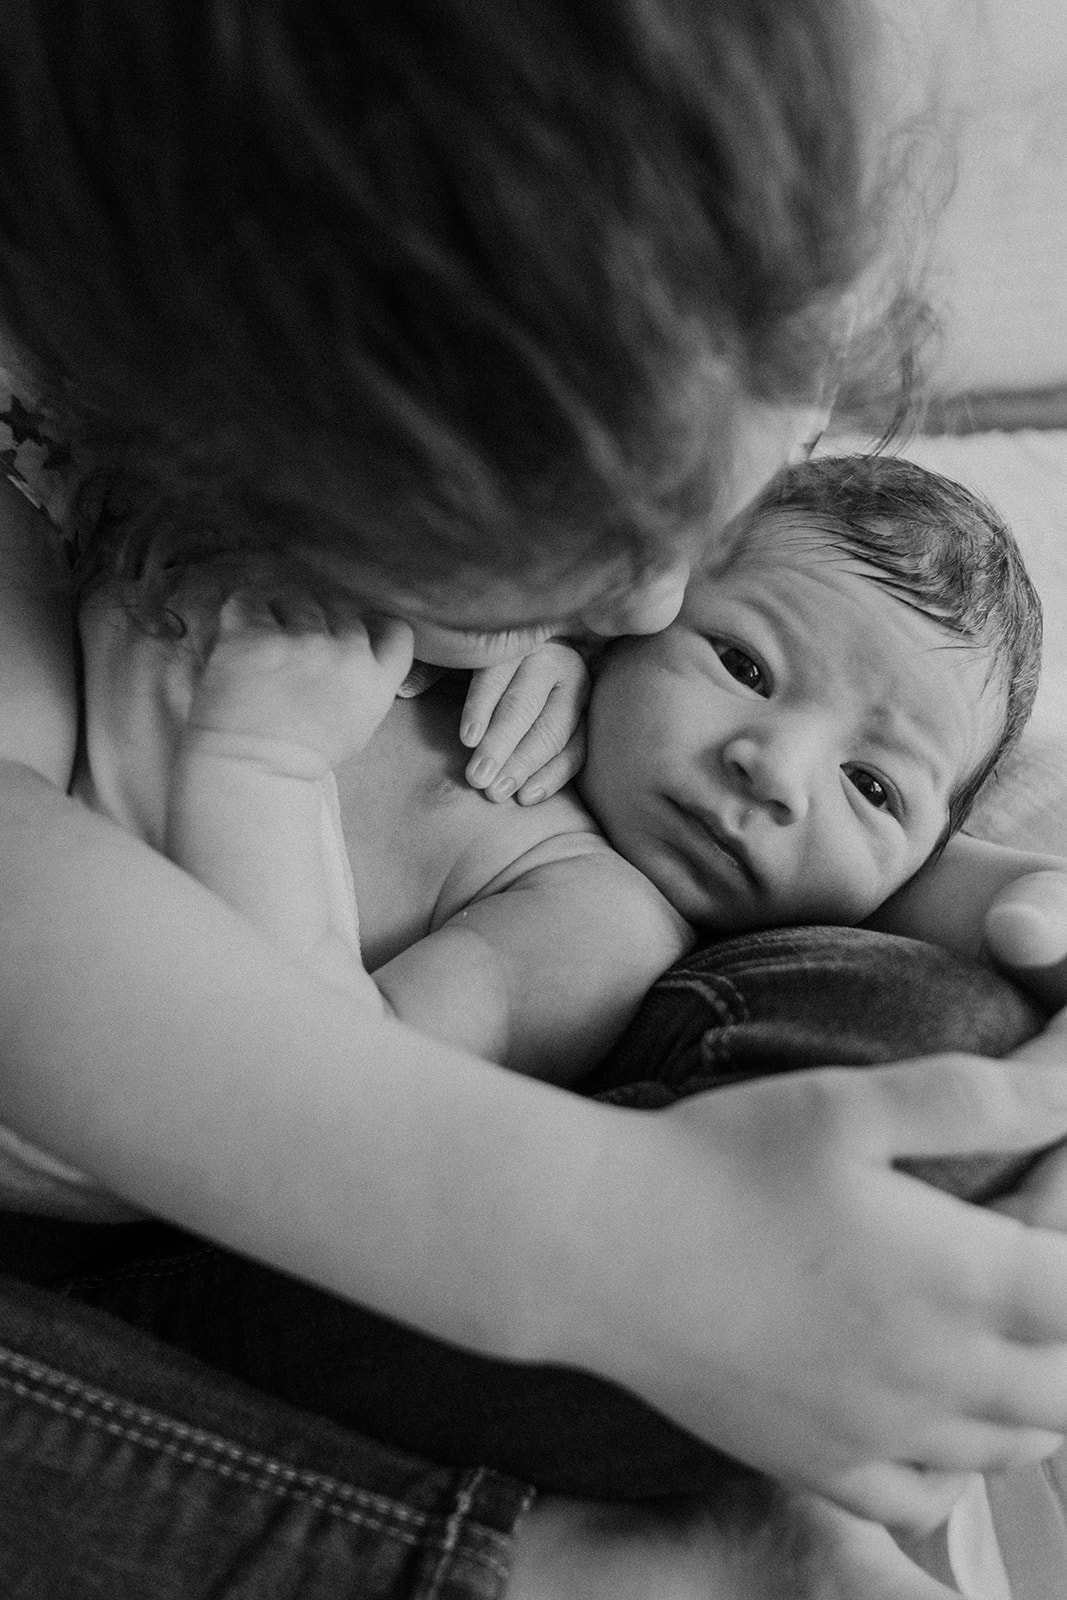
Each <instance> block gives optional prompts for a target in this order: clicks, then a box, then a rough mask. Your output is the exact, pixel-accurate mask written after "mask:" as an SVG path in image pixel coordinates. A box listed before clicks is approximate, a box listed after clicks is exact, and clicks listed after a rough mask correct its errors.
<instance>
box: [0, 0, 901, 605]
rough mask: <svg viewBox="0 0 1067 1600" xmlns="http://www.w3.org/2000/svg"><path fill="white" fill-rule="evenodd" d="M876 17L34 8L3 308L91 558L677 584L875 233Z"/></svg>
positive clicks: (370, 587) (371, 582)
mask: <svg viewBox="0 0 1067 1600" xmlns="http://www.w3.org/2000/svg"><path fill="white" fill-rule="evenodd" d="M858 9H859V8H857V7H856V6H855V5H853V4H852V3H851V0H794V3H792V4H791V5H789V6H782V5H781V4H780V0H515V3H514V4H508V5H501V4H499V3H498V0H434V3H432V4H431V3H429V0H364V3H361V4H358V5H354V4H349V3H343V0H257V3H256V4H249V3H248V0H9V3H8V4H6V5H5V6H4V7H3V9H2V12H0V94H2V98H3V103H4V106H5V152H4V162H3V164H2V170H0V321H2V322H3V323H4V324H6V326H7V327H8V329H9V330H10V332H11V334H12V336H13V337H14V339H15V341H16V343H17V345H18V347H19V348H20V349H21V351H22V352H23V354H24V356H25V358H26V360H27V361H28V362H29V363H30V365H31V367H32V369H33V371H34V374H35V377H36V379H37V381H38V382H39V384H40V385H41V387H42V389H43V391H44V394H45V398H46V399H47V401H48V403H49V404H50V405H51V406H52V407H53V408H54V410H55V411H56V413H57V416H58V417H59V419H60V420H61V422H62V424H63V426H64V427H65V428H66V429H68V430H69V431H70V433H71V435H72V436H73V440H74V443H75V446H76V448H77V449H79V450H80V451H82V452H83V453H84V458H85V459H86V460H91V461H92V462H93V463H94V464H95V465H96V467H97V468H98V469H99V470H98V472H97V476H96V478H95V481H94V484H93V488H94V490H95V491H96V492H95V494H94V495H92V496H90V497H89V498H88V500H87V507H88V508H89V509H87V511H86V521H87V524H88V525H89V536H88V543H89V547H90V558H91V560H92V561H95V562H97V563H98V564H102V565H103V566H105V567H106V568H107V569H108V570H111V571H117V572H118V573H119V574H121V575H122V576H124V577H127V578H135V579H137V580H138V583H139V584H140V592H141V601H142V603H143V605H144V607H145V609H146V611H148V612H149V613H151V612H152V611H153V610H156V611H158V610H159V608H160V607H162V606H163V605H164V604H165V602H166V597H167V594H168V591H169V590H170V589H171V588H172V587H173V585H174V584H175V582H177V581H179V578H180V576H181V575H182V574H183V573H184V571H185V570H186V569H187V568H188V567H189V566H190V565H192V564H199V565H203V566H206V565H211V564H213V563H214V564H216V565H217V569H218V572H219V574H220V576H221V579H222V581H224V582H227V581H230V578H231V577H233V576H236V577H238V578H239V579H240V580H241V581H242V582H248V581H249V580H250V579H251V580H253V581H254V580H255V579H256V577H257V575H260V576H262V579H263V581H264V582H269V583H270V584H271V586H272V587H277V586H278V584H279V583H294V584H299V585H302V586H306V585H308V584H315V585H318V586H323V585H325V586H326V587H327V588H330V587H335V588H337V589H338V590H340V591H345V592H353V591H355V592H357V593H358V595H359V596H360V597H361V598H366V599H368V600H369V601H371V602H375V601H378V602H380V603H390V604H394V605H395V604H397V603H399V602H404V601H406V600H410V601H411V602H412V603H413V604H415V603H418V604H419V605H422V606H423V607H424V608H425V607H426V606H427V605H428V604H429V605H430V609H431V610H432V609H433V607H434V606H436V607H437V608H438V609H439V610H441V609H442V608H443V610H444V611H447V612H449V615H451V612H450V611H449V607H450V605H451V600H452V599H453V598H457V599H460V600H462V601H463V607H461V609H462V610H463V611H464V621H468V620H469V621H470V622H471V623H472V625H474V626H486V625H490V624H493V623H495V622H497V621H505V622H506V621H508V620H510V619H509V618H507V617H506V616H504V614H503V611H502V610H501V607H500V604H499V603H498V599H497V597H495V593H494V590H493V588H492V587H487V585H486V578H487V575H489V576H491V577H492V579H493V582H494V583H495V582H496V580H497V579H500V578H504V579H506V580H507V581H508V583H509V584H511V585H513V586H515V587H516V588H521V589H522V590H523V592H524V594H525V595H526V596H527V597H529V596H530V595H531V594H537V593H538V592H539V590H540V589H542V588H544V589H549V588H551V589H554V590H559V591H560V594H559V595H558V596H557V595H548V596H546V601H545V612H546V615H550V616H552V617H553V618H555V616H556V615H557V614H558V611H559V603H558V602H559V599H561V598H566V597H567V595H568V594H569V592H570V590H571V589H573V588H574V586H575V585H582V584H586V583H592V585H593V587H594V588H596V587H597V586H602V587H606V588H610V587H612V586H614V587H615V588H617V589H618V590H620V591H621V590H624V589H625V588H627V587H628V586H633V585H635V584H638V585H639V584H640V583H641V582H643V581H644V580H645V578H646V577H648V576H650V575H651V576H652V578H653V579H655V580H656V581H659V579H660V578H661V577H662V570H663V569H664V568H671V567H672V566H674V565H676V564H677V563H678V562H679V561H680V560H684V558H685V556H686V554H687V551H688V546H689V542H690V541H691V539H692V537H693V534H692V532H691V530H693V529H695V528H697V527H700V528H705V529H706V526H707V517H708V515H709V513H710V512H711V511H712V510H713V509H714V507H715V505H716V502H717V500H718V499H719V498H720V496H721V492H722V490H723V486H724V483H725V482H726V480H727V477H728V468H729V463H730V457H731V446H732V437H731V436H732V431H733V425H734V418H735V414H736V412H737V408H738V402H739V399H740V397H741V396H742V395H755V396H760V397H770V398H775V399H782V398H785V399H791V398H795V399H798V400H803V399H805V398H807V397H808V394H809V392H810V389H811V386H812V385H813V384H814V382H815V381H816V378H817V375H818V369H819V368H820V366H821V364H822V362H823V360H824V357H825V355H826V350H827V345H828V343H829V342H831V340H832V336H833V335H832V329H833V328H834V327H835V326H836V320H835V307H836V303H837V300H838V297H839V295H840V293H841V291H842V290H843V289H844V288H845V287H846V286H847V285H848V284H849V283H850V282H851V281H852V279H853V278H854V276H855V274H856V273H857V271H858V269H859V268H860V267H861V266H862V265H863V264H864V262H865V261H866V260H867V258H868V257H869V255H870V253H871V251H872V249H873V248H874V239H875V235H874V230H873V227H872V222H871V218H872V216H873V215H874V212H875V210H876V209H877V207H876V206H875V205H874V203H873V199H872V185H871V182H870V174H869V172H868V171H867V170H865V159H864V154H863V150H864V141H863V138H862V132H863V120H862V111H861V105H860V101H861V99H862V96H861V94H860V92H859V90H858V84H857V61H858V60H859V59H860V56H861V53H862V49H863V39H862V38H861V34H862V24H861V20H860V18H859V17H857V15H856V13H857V11H858ZM430 602H432V604H430ZM467 613H473V615H470V616H468V615H467Z"/></svg>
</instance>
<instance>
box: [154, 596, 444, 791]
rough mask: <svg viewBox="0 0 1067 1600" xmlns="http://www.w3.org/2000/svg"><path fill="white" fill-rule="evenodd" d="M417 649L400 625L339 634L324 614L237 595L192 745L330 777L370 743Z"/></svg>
mask: <svg viewBox="0 0 1067 1600" xmlns="http://www.w3.org/2000/svg"><path fill="white" fill-rule="evenodd" d="M411 640H412V635H411V629H410V628H409V627H408V625H407V624H406V623H404V622H399V621H397V620H396V619H395V618H392V617H381V616H368V617H362V618H359V619H358V620H357V621H355V622H349V623H347V624H346V626H345V627H344V629H343V630H341V629H334V630H332V631H331V630H330V628H329V627H328V625H327V621H326V618H325V617H324V616H323V615H322V614H321V613H316V615H315V616H309V615H308V614H307V611H306V608H303V609H302V611H301V614H300V615H299V616H297V615H295V614H294V613H293V612H292V610H291V608H287V607H285V606H284V605H282V604H281V603H270V604H268V603H266V602H261V601H257V600H251V599H249V598H247V597H244V596H235V597H234V598H232V599H230V600H229V601H227V603H226V605H225V606H224V607H223V608H222V611H221V612H220V614H219V619H218V627H217V631H216V634H215V638H214V642H213V644H212V645H211V647H210V649H209V651H208V653H207V656H206V659H205V661H204V665H203V668H202V671H201V673H200V676H199V679H198V681H197V685H196V689H195V692H194V696H193V701H192V705H191V707H190V711H189V718H188V722H187V724H186V733H185V738H186V740H187V741H188V740H190V739H195V741H196V743H197V746H198V748H199V749H201V750H203V749H207V750H209V751H210V752H211V753H212V754H214V755H217V756H220V755H221V756H226V757H229V758H236V759H243V760H250V761H255V762H258V763H259V764H260V765H262V766H266V767H268V768H269V769H270V770H271V771H273V772H277V773H279V774H283V775H285V776H291V777H305V778H319V777H322V776H324V775H325V773H326V772H327V771H330V770H332V769H333V768H334V767H336V766H338V765H339V764H340V763H341V762H342V761H343V760H345V759H346V757H348V756H351V755H354V754H356V753H357V752H358V751H360V750H362V749H363V748H364V747H365V746H366V744H367V743H368V741H369V740H370V738H371V736H372V734H373V733H374V731H375V729H376V728H377V727H378V725H379V723H380V722H381V720H382V718H383V717H384V716H385V714H386V712H387V711H388V709H389V707H390V706H391V705H392V703H393V700H394V698H395V696H396V691H397V689H398V688H399V686H400V684H401V683H402V682H403V680H404V677H405V675H406V673H407V672H408V670H409V669H410V666H411Z"/></svg>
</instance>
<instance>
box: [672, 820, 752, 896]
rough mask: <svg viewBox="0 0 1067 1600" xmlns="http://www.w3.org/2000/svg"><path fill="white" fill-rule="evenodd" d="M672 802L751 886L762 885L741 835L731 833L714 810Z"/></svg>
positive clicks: (689, 823)
mask: <svg viewBox="0 0 1067 1600" xmlns="http://www.w3.org/2000/svg"><path fill="white" fill-rule="evenodd" d="M670 804H671V805H672V806H673V807H674V809H675V810H676V811H677V812H678V813H679V815H680V816H681V817H682V818H683V819H684V820H685V822H686V823H687V824H688V825H689V826H690V827H692V828H695V829H696V830H697V831H698V832H699V833H700V835H701V836H702V838H704V839H707V840H709V841H710V843H711V844H712V845H713V846H714V848H715V850H716V852H717V853H718V854H720V855H722V856H723V857H725V859H726V860H727V861H728V862H729V863H730V864H731V866H732V867H734V868H735V869H736V871H737V872H738V873H739V874H740V876H741V877H742V878H743V879H744V880H745V883H746V884H747V885H748V886H749V887H750V888H753V889H758V888H759V887H760V878H759V875H758V873H757V872H756V868H755V865H754V863H753V860H752V855H751V852H750V850H749V848H748V846H747V845H746V844H745V842H744V840H743V839H741V838H740V837H739V835H737V834H734V833H731V832H730V830H729V829H728V828H727V827H726V826H725V824H724V823H723V822H722V821H721V820H720V819H719V818H718V817H717V816H715V814H714V813H713V812H710V811H706V810H703V809H699V810H698V809H696V808H695V807H693V806H686V805H682V804H680V803H679V802H678V801H676V800H672V801H671V802H670Z"/></svg>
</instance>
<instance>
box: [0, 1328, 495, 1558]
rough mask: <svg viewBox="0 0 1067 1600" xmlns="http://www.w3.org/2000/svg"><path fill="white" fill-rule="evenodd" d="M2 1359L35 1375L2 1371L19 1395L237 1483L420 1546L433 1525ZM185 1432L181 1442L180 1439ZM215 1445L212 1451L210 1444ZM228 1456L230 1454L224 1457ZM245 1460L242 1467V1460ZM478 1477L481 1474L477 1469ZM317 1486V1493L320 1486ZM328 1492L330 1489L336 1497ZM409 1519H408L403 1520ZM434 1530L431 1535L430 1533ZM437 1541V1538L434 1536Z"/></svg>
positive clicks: (466, 1501)
mask: <svg viewBox="0 0 1067 1600" xmlns="http://www.w3.org/2000/svg"><path fill="white" fill-rule="evenodd" d="M0 1364H6V1365H8V1366H10V1367H13V1368H15V1369H16V1370H21V1371H23V1372H24V1373H25V1374H26V1377H27V1379H29V1380H30V1381H20V1380H19V1379H17V1378H14V1377H10V1376H6V1375H5V1374H3V1373H0V1386H3V1387H6V1388H8V1389H9V1390H10V1391H11V1392H12V1393H14V1394H16V1395H18V1396H19V1397H21V1398H23V1399H26V1400H30V1401H33V1402H36V1403H37V1404H39V1405H44V1406H46V1407H48V1408H49V1409H50V1410H52V1411H56V1412H58V1413H59V1414H60V1415H61V1416H69V1417H72V1418H74V1420H76V1421H79V1422H85V1423H87V1424H89V1425H90V1426H95V1427H98V1428H101V1429H102V1430H103V1431H104V1432H106V1433H110V1434H112V1435H113V1436H117V1437H119V1438H123V1439H126V1440H127V1441H128V1442H129V1443H131V1444H137V1445H144V1446H146V1447H147V1448H149V1449H153V1450H157V1451H159V1452H160V1453H161V1454H163V1455H169V1456H171V1457H173V1458H175V1459H177V1460H179V1461H182V1462H184V1463H186V1464H187V1465H191V1466H201V1467H205V1468H207V1469H208V1470H210V1471H212V1472H215V1473H217V1474H218V1475H219V1476H220V1477H224V1478H230V1479H233V1480H234V1481H236V1482H239V1483H247V1484H249V1485H250V1486H251V1487H253V1488H259V1489H267V1490H270V1491H271V1492H272V1493H274V1494H277V1495H279V1496H281V1497H285V1496H290V1497H292V1498H294V1499H299V1500H301V1501H302V1502H303V1503H306V1504H311V1505H313V1506H315V1507H317V1508H318V1509H320V1510H323V1511H327V1512H330V1513H331V1514H332V1515H335V1516H338V1517H341V1518H343V1519H344V1520H346V1521H348V1522H352V1523H355V1524H357V1525H360V1526H364V1527H367V1528H370V1529H372V1530H374V1531H376V1532H389V1533H391V1534H393V1535H395V1536H396V1537H397V1538H399V1539H400V1540H401V1541H402V1542H405V1543H407V1544H409V1545H412V1546H415V1545H418V1544H419V1543H421V1542H425V1540H426V1536H427V1533H428V1524H429V1522H430V1521H431V1518H429V1517H427V1516H426V1515H424V1514H422V1513H419V1512H413V1511H411V1510H409V1509H408V1508H407V1507H406V1506H402V1505H399V1504H398V1503H397V1502H395V1501H389V1500H385V1499H384V1498H383V1497H381V1496H379V1495H375V1494H372V1493H370V1492H368V1491H367V1490H365V1489H357V1488H355V1487H354V1486H353V1485H351V1484H345V1483H341V1482H340V1481H339V1480H337V1479H335V1478H329V1477H327V1476H325V1475H324V1474H321V1473H314V1472H309V1471H308V1470H306V1469H301V1468H296V1467H287V1466H285V1465H284V1463H282V1462H280V1461H276V1460H274V1459H272V1458H271V1457H269V1456H266V1455H264V1454H262V1453H261V1452H260V1451H248V1450H243V1449H242V1448H241V1447H240V1446H239V1445H237V1444H234V1443H233V1442H232V1441H230V1440H226V1439H222V1438H220V1437H219V1436H218V1435H215V1434H210V1433H207V1432H205V1431H204V1430H202V1429H196V1428H190V1427H188V1426H186V1425H185V1424H184V1423H180V1422H178V1421H177V1420H176V1419H174V1418H171V1417H166V1416H164V1415H162V1414H161V1413H156V1412H151V1411H149V1410H147V1409H144V1408H141V1407H136V1406H130V1405H128V1404H125V1403H124V1402H120V1401H116V1400H115V1399H113V1398H112V1397H111V1396H109V1395H107V1394H105V1393H104V1392H103V1391H101V1390H99V1389H96V1388H94V1387H92V1386H91V1385H87V1384H82V1383H80V1382H79V1381H78V1380H77V1379H76V1378H70V1377H67V1376H65V1375H64V1374H62V1373H59V1372H57V1371H55V1369H53V1368H49V1367H45V1366H42V1365H40V1364H39V1363H37V1362H33V1361H29V1360H27V1359H26V1358H25V1357H22V1356H19V1355H17V1354H16V1353H15V1352H14V1351H8V1350H4V1349H2V1348H0ZM34 1378H36V1379H38V1380H40V1381H41V1382H43V1383H44V1384H46V1385H48V1384H50V1385H51V1386H52V1387H53V1388H58V1389H60V1390H66V1391H67V1392H68V1393H69V1394H71V1395H74V1396H78V1397H80V1399H81V1401H82V1402H83V1403H82V1404H76V1403H72V1401H71V1400H70V1399H64V1398H62V1397H61V1395H56V1394H48V1393H42V1392H40V1391H38V1390H35V1389H33V1388H32V1387H31V1382H32V1380H33V1379H34ZM93 1407H95V1408H96V1409H97V1411H98V1412H99V1411H102V1412H104V1413H107V1412H112V1413H116V1415H113V1416H107V1415H106V1414H105V1415H103V1416H101V1415H99V1414H94V1411H93V1409H92V1408H93ZM123 1414H125V1418H127V1419H137V1420H138V1421H139V1422H140V1423H141V1424H142V1426H140V1427H133V1426H130V1422H129V1420H126V1421H124V1420H123ZM153 1426H154V1427H156V1428H158V1429H159V1431H160V1433H162V1434H165V1433H167V1432H170V1433H172V1434H174V1435H176V1436H177V1439H176V1440H174V1439H171V1440H168V1439H166V1438H159V1437H153V1435H152V1434H151V1433H150V1432H147V1431H145V1430H146V1429H147V1428H151V1427H153ZM181 1440H184V1441H185V1442H184V1443H179V1442H178V1441H181ZM194 1445H198V1446H200V1447H201V1451H202V1452H203V1453H198V1452H197V1450H196V1449H194V1448H192V1446H194ZM208 1449H210V1450H213V1451H214V1452H215V1454H214V1455H211V1454H208V1453H207V1450H208ZM220 1457H229V1458H230V1460H223V1459H219V1458H220ZM242 1462H243V1463H244V1470H242V1469H241V1467H240V1465H234V1463H238V1464H239V1463H242ZM256 1466H258V1467H260V1468H261V1475H260V1476H258V1477H257V1476H256V1475H255V1474H254V1472H253V1471H252V1470H250V1469H252V1468H254V1467H256ZM478 1476H479V1477H480V1474H479V1475H478ZM316 1490H317V1491H318V1492H317V1493H316V1492H315V1491H316ZM472 1491H473V1485H470V1486H468V1488H467V1489H466V1490H461V1491H460V1498H461V1500H462V1511H463V1513H464V1514H465V1513H466V1511H467V1510H468V1509H469V1506H470V1503H471V1495H472ZM328 1496H333V1497H334V1499H333V1500H331V1499H330V1498H328ZM338 1500H340V1501H344V1500H349V1501H354V1502H356V1503H357V1504H360V1503H361V1505H362V1509H355V1508H354V1507H353V1508H349V1507H345V1506H343V1505H339V1504H337V1503H336V1501H338ZM405 1522H406V1523H410V1524H411V1525H412V1526H410V1527H404V1526H402V1524H403V1523H405ZM456 1524H457V1512H456V1511H453V1512H452V1513H450V1515H449V1517H448V1520H447V1522H446V1525H445V1533H444V1535H443V1538H444V1540H445V1544H444V1546H442V1549H443V1550H445V1551H446V1552H447V1550H448V1549H450V1548H451V1547H452V1546H454V1544H455V1542H456V1538H457V1534H458V1526H454V1525H456ZM472 1531H473V1530H472ZM477 1531H478V1534H479V1536H480V1537H481V1538H482V1539H484V1540H485V1541H487V1542H488V1543H491V1544H503V1543H505V1542H506V1538H505V1536H504V1535H501V1534H499V1533H497V1532H496V1531H495V1530H493V1529H489V1528H482V1527H479V1529H478V1530H477ZM431 1537H432V1536H431ZM433 1543H434V1544H437V1543H438V1540H437V1539H436V1538H434V1539H433ZM471 1554H472V1555H473V1556H474V1557H475V1558H476V1559H478V1560H480V1561H482V1562H484V1563H485V1564H486V1565H488V1566H489V1567H491V1568H492V1569H493V1570H494V1571H495V1572H496V1573H497V1574H498V1575H501V1576H506V1575H507V1572H508V1570H509V1564H508V1563H506V1562H504V1561H502V1560H501V1558H500V1557H498V1556H497V1555H495V1554H494V1553H493V1552H492V1551H489V1550H480V1551H479V1550H474V1551H472V1552H471Z"/></svg>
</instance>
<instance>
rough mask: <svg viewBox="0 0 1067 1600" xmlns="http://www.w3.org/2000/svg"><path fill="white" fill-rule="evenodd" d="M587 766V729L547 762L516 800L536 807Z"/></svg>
mask: <svg viewBox="0 0 1067 1600" xmlns="http://www.w3.org/2000/svg"><path fill="white" fill-rule="evenodd" d="M584 765H585V729H584V728H578V729H576V730H575V732H574V734H573V735H572V737H571V739H570V742H569V743H568V745H567V747H566V749H564V750H561V751H560V753H559V755H558V756H553V757H552V759H551V761H546V762H545V764H544V766H543V767H541V768H540V769H539V770H538V771H537V772H535V773H534V774H533V776H532V777H531V778H528V779H527V780H526V782H525V783H524V784H523V785H522V787H521V789H520V790H519V792H518V794H517V795H516V796H515V798H516V800H517V801H518V802H519V804H520V805H521V806H536V805H539V804H540V802H541V801H542V800H548V799H550V798H551V797H552V795H554V794H558V793H559V791H560V790H561V789H563V788H565V787H566V785H567V784H568V783H570V782H571V781H572V779H574V778H576V777H577V776H578V774H579V772H581V770H582V768H583V767H584Z"/></svg>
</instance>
